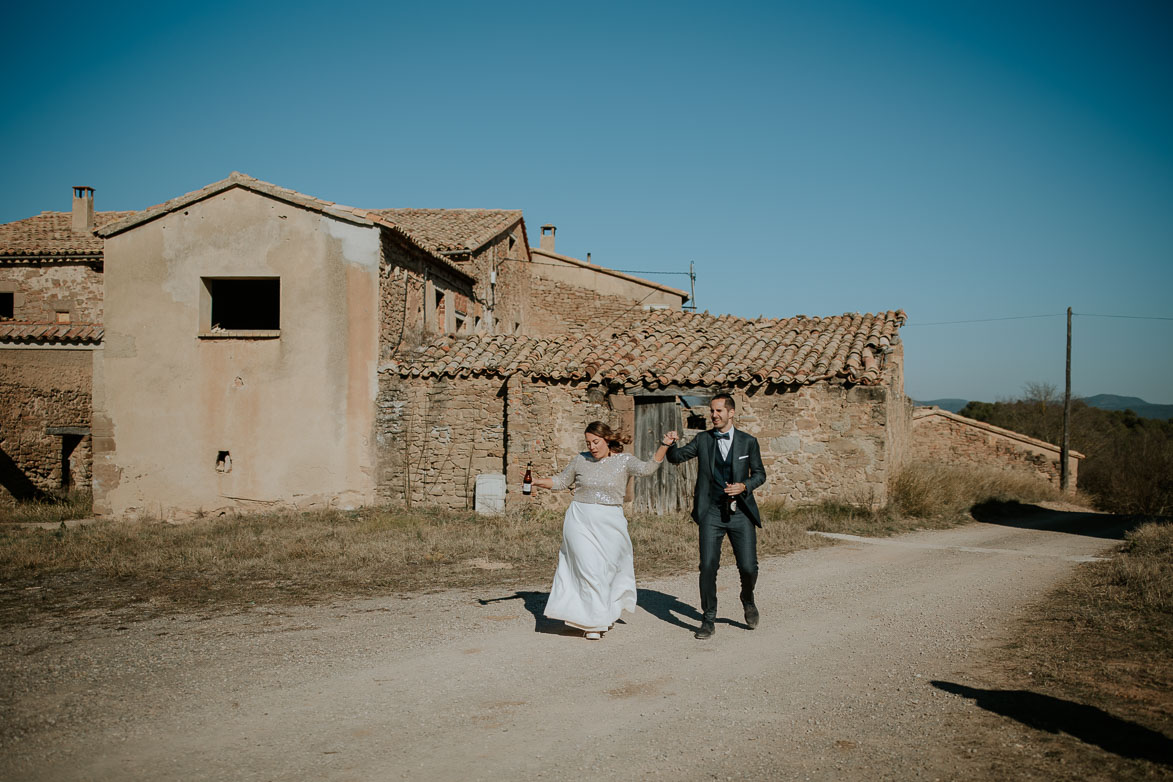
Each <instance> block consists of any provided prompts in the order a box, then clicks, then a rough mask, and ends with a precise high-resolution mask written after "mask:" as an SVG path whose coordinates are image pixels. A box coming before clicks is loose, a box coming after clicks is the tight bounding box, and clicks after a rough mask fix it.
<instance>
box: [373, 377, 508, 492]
mask: <svg viewBox="0 0 1173 782" xmlns="http://www.w3.org/2000/svg"><path fill="white" fill-rule="evenodd" d="M504 385H505V381H504V380H503V379H501V378H493V377H478V378H460V379H451V378H441V379H427V380H424V379H418V378H414V379H408V378H400V377H399V376H398V375H392V374H388V373H382V374H380V376H379V393H378V397H377V399H376V403H375V404H376V412H375V453H376V456H375V458H376V488H375V493H376V498H377V500H378V501H379V502H382V503H392V504H402V505H428V506H434V507H443V508H450V509H454V510H464V509H472V508H473V501H474V499H475V489H476V476H477V475H480V474H484V473H500V472H502V471H503V465H504V454H505V420H504V407H505V399H504V395H505V392H504Z"/></svg>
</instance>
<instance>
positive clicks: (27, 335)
mask: <svg viewBox="0 0 1173 782" xmlns="http://www.w3.org/2000/svg"><path fill="white" fill-rule="evenodd" d="M102 334H103V328H102V324H100V323H68V324H61V323H29V322H27V321H26V322H19V321H17V322H13V321H6V322H3V323H0V343H7V344H27V345H46V344H62V345H99V344H101V342H102Z"/></svg>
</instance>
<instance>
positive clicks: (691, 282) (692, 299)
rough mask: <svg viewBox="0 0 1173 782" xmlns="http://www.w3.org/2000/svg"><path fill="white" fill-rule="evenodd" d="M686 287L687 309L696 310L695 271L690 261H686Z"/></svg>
mask: <svg viewBox="0 0 1173 782" xmlns="http://www.w3.org/2000/svg"><path fill="white" fill-rule="evenodd" d="M688 289H689V290H688V295H689V299H688V303H689V307H688V309H689V310H692V311H693V312H696V271H695V269H694V268H693V263H692V261H689V262H688Z"/></svg>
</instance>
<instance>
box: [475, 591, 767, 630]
mask: <svg viewBox="0 0 1173 782" xmlns="http://www.w3.org/2000/svg"><path fill="white" fill-rule="evenodd" d="M549 599H550V593H549V592H514V593H513V594H512V595H505V596H503V597H490V598H478V599H477V602H478V603H480V604H481V605H483V606H487V605H490V604H492V603H502V602H505V601H506V600H520V601H522V605H524V606H525V610H526V611H529V612H530V614H531V615H532V616H533V618H534V632H535V633H549V634H551V635H582V630H578V629H576V628H574V627H570V626H568V625H567V624H566V623H565V622H563V621H562V620H560V619H549V618H547V617H546V616H545V614H544V613H542V612H543V611H545V609H546V601H547V600H549ZM636 605H638V606H639V607H640V608H642V609H643V610H645V611H647V612H648V613H649V614H651V615H652V616H654V617H656V618H657V619H662V620H663V621H665V622H667V623H668V624H671V625H676V626H677V627H682V628H684V629H685V630H688V631H689V632H693V631H694V630H696V629H697V627H698V626H700V623H701V614H700V612H699V611H697V610H696V609H695V608H693V607H692V606H691V605H689V604H688V603H682V602H680V600H679V598H677V597H676V596H675V595H669V594H665V593H664V592H657V591H656V590H654V589H638V590H636ZM682 616H683V617H684V618H685V619H687V620H689V622H686V621H684V620H682V619H681V618H680V617H682ZM690 622H691V624H690ZM616 624H624V622H623V620H622V619H620V620H619V621H618V622H616ZM717 624H727V625H731V626H733V627H738V628H741V629H742V630H748V629H749V626H748V625H745V624H742V623H741V622H735V621H733V620H732V619H722V618H720V617H718V618H717Z"/></svg>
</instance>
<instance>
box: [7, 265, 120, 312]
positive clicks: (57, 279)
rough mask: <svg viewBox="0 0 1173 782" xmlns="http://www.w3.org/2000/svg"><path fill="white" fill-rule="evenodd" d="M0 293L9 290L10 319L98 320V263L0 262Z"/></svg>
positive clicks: (100, 310)
mask: <svg viewBox="0 0 1173 782" xmlns="http://www.w3.org/2000/svg"><path fill="white" fill-rule="evenodd" d="M0 293H12V294H14V295H13V310H14V312H13V315H14V318H13V319H14V320H18V321H32V322H36V323H56V322H57V313H58V312H65V313H68V314H69V322H71V323H101V322H102V264H101V262H100V261H98V262H94V263H83V262H80V261H78V262H67V263H62V262H56V263H27V262H21V263H15V264H13V263H0Z"/></svg>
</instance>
